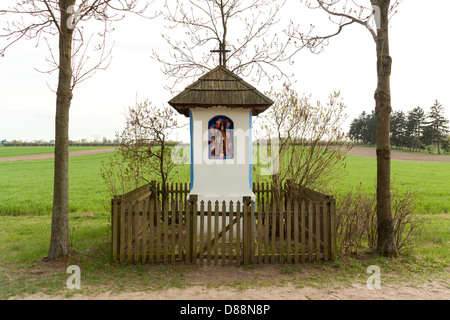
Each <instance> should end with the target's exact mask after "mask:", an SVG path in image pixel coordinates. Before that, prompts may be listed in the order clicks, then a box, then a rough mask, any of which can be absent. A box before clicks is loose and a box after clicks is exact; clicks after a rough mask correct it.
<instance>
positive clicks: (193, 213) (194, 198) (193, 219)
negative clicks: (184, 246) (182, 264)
mask: <svg viewBox="0 0 450 320" xmlns="http://www.w3.org/2000/svg"><path fill="white" fill-rule="evenodd" d="M197 202H198V195H196V194H191V195H189V206H190V207H191V210H189V218H190V219H189V224H187V226H186V227H187V228H189V235H190V238H189V242H188V244H189V245H188V247H189V249H188V250H189V262H190V263H193V262H194V261H195V257H194V251H195V250H194V247H197V243H194V242H196V240H197V234H196V232H194V231H196V229H197V228H196V227H197V226H195V227H194V224H197Z"/></svg>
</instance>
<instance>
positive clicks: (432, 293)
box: [22, 282, 450, 300]
mask: <svg viewBox="0 0 450 320" xmlns="http://www.w3.org/2000/svg"><path fill="white" fill-rule="evenodd" d="M22 299H26V300H62V299H67V298H66V297H65V296H62V295H60V296H47V295H43V294H34V295H29V296H26V297H24V298H22ZM68 299H71V300H450V289H449V287H446V286H444V285H442V284H439V283H434V282H432V283H429V284H426V285H421V286H417V285H410V286H408V285H406V286H398V285H385V286H383V285H382V286H381V289H372V290H369V289H368V288H367V286H365V285H361V284H354V285H350V286H348V287H345V288H338V287H330V288H326V289H319V288H312V287H306V288H296V287H295V286H294V285H292V284H288V285H286V286H283V287H273V286H271V287H261V288H250V289H246V290H238V289H230V288H225V287H223V288H208V287H205V286H192V287H188V288H186V289H178V288H175V289H174V288H172V289H168V290H164V291H155V292H123V293H119V294H113V293H111V292H105V293H100V294H97V295H88V296H87V295H79V294H75V295H73V296H72V297H70V298H68Z"/></svg>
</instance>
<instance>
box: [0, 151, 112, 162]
mask: <svg viewBox="0 0 450 320" xmlns="http://www.w3.org/2000/svg"><path fill="white" fill-rule="evenodd" d="M114 150H116V148H102V149H91V150H79V151H70V152H69V157H79V156H88V155H91V154H99V153H106V152H113V151H114ZM54 157H55V155H54V154H53V153H45V154H33V155H27V156H16V157H3V158H0V162H7V161H30V160H46V159H53V158H54Z"/></svg>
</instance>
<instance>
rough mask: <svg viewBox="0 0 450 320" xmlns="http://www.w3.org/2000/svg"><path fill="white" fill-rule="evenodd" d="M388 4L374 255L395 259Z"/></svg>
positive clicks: (385, 0) (383, 26) (381, 52)
mask: <svg viewBox="0 0 450 320" xmlns="http://www.w3.org/2000/svg"><path fill="white" fill-rule="evenodd" d="M389 3H390V1H389V0H380V1H378V5H379V7H380V10H381V17H380V22H381V23H380V28H379V29H378V35H377V41H376V42H377V44H376V45H377V74H378V86H377V90H376V92H375V114H376V117H377V221H378V226H377V228H378V242H377V251H378V253H380V254H382V255H385V256H392V255H397V248H396V246H395V241H394V223H393V219H392V212H391V190H390V185H391V177H390V175H391V151H390V147H389V146H390V116H391V110H392V108H391V89H390V75H391V66H392V58H391V57H390V55H389V34H388V32H389V31H388V25H389V18H388V9H389Z"/></svg>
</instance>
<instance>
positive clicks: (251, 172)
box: [248, 110, 253, 190]
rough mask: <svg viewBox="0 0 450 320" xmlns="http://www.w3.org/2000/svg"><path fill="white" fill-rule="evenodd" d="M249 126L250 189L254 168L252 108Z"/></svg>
mask: <svg viewBox="0 0 450 320" xmlns="http://www.w3.org/2000/svg"><path fill="white" fill-rule="evenodd" d="M248 128H249V165H248V166H249V168H248V184H249V186H250V190H252V188H253V170H252V169H253V168H252V144H253V142H252V110H250V116H249V120H248Z"/></svg>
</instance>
